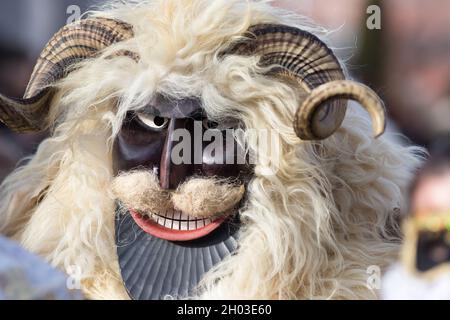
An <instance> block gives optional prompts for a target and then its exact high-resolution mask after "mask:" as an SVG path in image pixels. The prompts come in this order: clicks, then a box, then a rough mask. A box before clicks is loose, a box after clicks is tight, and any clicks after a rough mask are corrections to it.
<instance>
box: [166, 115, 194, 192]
mask: <svg viewBox="0 0 450 320" xmlns="http://www.w3.org/2000/svg"><path fill="white" fill-rule="evenodd" d="M190 122H191V121H190V120H189V119H171V120H170V123H169V127H168V129H167V137H166V141H165V143H164V148H163V151H162V154H161V162H160V173H159V181H160V186H161V188H162V189H165V190H175V189H177V187H178V186H179V185H180V184H182V183H183V182H184V181H186V179H187V178H188V177H190V176H192V175H193V174H194V165H193V161H192V159H191V161H190V163H182V164H179V165H177V164H174V162H173V161H172V150H173V148H174V145H175V144H178V143H184V141H174V133H175V131H176V130H186V131H185V132H186V133H187V132H189V135H190V138H191V139H190V140H191V141H192V140H193V139H192V137H193V134H192V128H191V127H192V126H190V125H189V124H190ZM189 147H191V150H192V146H191V145H189Z"/></svg>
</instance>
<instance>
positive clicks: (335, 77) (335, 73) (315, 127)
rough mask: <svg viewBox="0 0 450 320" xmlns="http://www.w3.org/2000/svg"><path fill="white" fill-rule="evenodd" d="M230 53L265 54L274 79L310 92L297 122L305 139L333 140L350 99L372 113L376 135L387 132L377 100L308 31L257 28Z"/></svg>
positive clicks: (264, 62)
mask: <svg viewBox="0 0 450 320" xmlns="http://www.w3.org/2000/svg"><path fill="white" fill-rule="evenodd" d="M226 54H240V55H258V56H261V60H260V64H261V65H263V66H274V68H273V69H272V70H273V71H274V73H275V75H278V76H287V77H288V78H290V79H293V80H294V81H295V82H296V83H297V84H298V86H299V89H300V90H302V91H304V92H306V94H307V97H306V100H305V101H304V103H303V104H302V105H301V106H300V108H299V109H298V111H297V115H296V117H295V121H294V129H295V132H296V134H297V135H298V136H299V137H300V138H301V139H303V140H322V139H326V138H328V137H329V136H331V135H332V134H333V133H334V132H335V131H336V130H337V129H338V128H339V127H340V126H341V125H342V122H343V121H344V118H345V113H346V110H347V100H348V99H354V100H357V101H359V102H360V103H361V104H362V105H363V107H365V108H366V109H367V110H368V111H369V112H370V113H371V116H372V119H373V120H374V121H375V123H374V128H375V132H376V134H377V135H380V134H381V133H382V132H383V131H384V127H385V112H384V107H383V104H382V102H381V101H380V99H379V98H378V96H377V95H376V94H375V93H374V92H373V91H372V90H370V89H369V88H367V87H365V86H363V85H360V84H357V83H356V82H352V81H344V80H345V74H344V71H343V69H342V67H341V65H340V63H339V61H338V59H337V58H336V56H335V55H334V53H333V52H332V51H331V49H330V48H328V47H327V46H326V45H325V44H324V43H323V42H322V41H321V40H320V39H319V38H317V37H316V36H314V35H313V34H311V33H309V32H306V31H303V30H300V29H297V28H294V27H290V26H285V25H276V24H260V25H255V26H253V27H251V28H250V30H249V32H248V35H247V37H246V38H245V39H244V40H242V41H239V42H238V43H237V44H235V45H234V46H233V47H232V48H230V49H229V50H228V51H227V52H226Z"/></svg>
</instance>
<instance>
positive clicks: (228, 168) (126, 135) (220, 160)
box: [113, 96, 251, 190]
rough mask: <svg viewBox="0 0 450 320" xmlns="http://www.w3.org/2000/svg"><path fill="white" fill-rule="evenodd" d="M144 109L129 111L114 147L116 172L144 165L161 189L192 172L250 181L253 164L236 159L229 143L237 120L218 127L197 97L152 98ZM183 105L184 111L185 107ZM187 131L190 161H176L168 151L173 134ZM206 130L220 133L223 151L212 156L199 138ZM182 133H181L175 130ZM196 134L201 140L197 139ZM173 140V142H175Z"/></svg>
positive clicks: (172, 187)
mask: <svg viewBox="0 0 450 320" xmlns="http://www.w3.org/2000/svg"><path fill="white" fill-rule="evenodd" d="M154 101H155V103H159V105H151V106H149V107H148V108H146V109H145V110H143V111H141V112H139V113H135V112H129V113H128V115H127V118H126V120H125V122H124V124H123V127H122V130H121V132H120V133H119V136H118V138H117V139H116V141H115V144H114V149H113V165H114V173H115V174H118V173H119V172H126V171H130V170H134V169H138V168H139V169H147V170H150V171H152V172H154V173H155V174H157V176H158V178H159V181H160V185H161V188H163V189H166V190H175V189H177V187H178V186H179V185H180V184H182V183H183V182H185V181H186V180H187V179H189V178H190V177H192V176H200V177H218V178H232V179H233V178H235V179H237V180H239V181H241V182H245V181H247V180H248V178H249V175H250V174H251V168H250V166H249V165H248V164H242V161H241V159H239V155H240V152H241V151H240V150H238V145H237V144H234V145H232V146H230V144H229V140H227V139H229V138H230V137H229V136H228V135H227V129H235V127H234V125H235V123H229V124H225V125H219V124H218V123H215V122H212V121H209V120H208V118H207V117H206V116H205V115H204V112H203V110H202V107H201V104H200V101H199V100H196V99H189V100H188V99H186V100H182V101H171V100H169V99H167V98H164V97H161V96H160V97H158V98H157V99H155V100H154ZM183 109H184V110H183ZM177 130H178V131H179V130H183V131H184V130H186V131H184V133H189V136H190V137H191V139H190V140H191V141H190V142H191V143H190V149H191V156H190V161H184V162H183V164H174V161H172V160H173V159H172V156H171V155H172V151H173V148H174V147H175V146H177V144H178V142H181V141H179V140H180V139H178V138H174V133H175V132H176V131H177ZM206 130H210V131H220V133H221V134H222V137H223V153H222V154H214V153H213V154H211V153H210V152H206V153H205V152H204V150H205V148H208V146H210V145H211V143H212V142H214V139H212V141H203V139H202V137H203V134H204V133H205V131H206ZM179 132H180V131H179ZM199 136H200V139H201V141H200V140H199V139H198V137H199ZM174 140H177V141H174Z"/></svg>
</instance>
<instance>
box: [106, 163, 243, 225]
mask: <svg viewBox="0 0 450 320" xmlns="http://www.w3.org/2000/svg"><path fill="white" fill-rule="evenodd" d="M112 191H113V194H114V196H115V197H116V198H117V199H118V200H120V201H121V202H122V203H123V204H124V205H125V206H126V207H127V208H129V209H133V210H135V211H137V212H138V213H140V214H144V215H147V216H152V215H159V216H163V217H164V216H166V215H167V212H174V211H178V212H180V213H182V214H185V215H188V216H189V217H190V218H192V219H193V220H194V221H195V220H207V219H209V218H213V217H216V216H220V215H223V214H224V213H227V212H229V211H231V210H232V209H233V208H235V207H236V205H237V204H238V203H239V202H240V201H241V200H242V198H243V197H244V193H245V187H244V186H243V185H238V186H237V185H236V184H235V183H230V182H229V181H227V180H223V179H218V178H192V179H190V180H188V181H186V182H185V183H183V184H182V185H180V186H179V187H178V189H177V190H175V191H168V190H163V189H161V187H160V185H159V181H158V177H157V176H156V175H155V174H154V173H152V172H150V171H147V170H138V171H132V172H129V173H123V174H120V175H119V176H117V177H116V178H115V179H114V180H113V183H112Z"/></svg>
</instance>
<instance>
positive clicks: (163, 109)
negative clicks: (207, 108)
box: [141, 95, 204, 118]
mask: <svg viewBox="0 0 450 320" xmlns="http://www.w3.org/2000/svg"><path fill="white" fill-rule="evenodd" d="M141 112H142V113H145V114H151V115H154V116H160V117H165V118H193V117H199V116H201V115H203V114H204V110H203V106H202V103H201V100H200V99H199V98H197V97H192V98H185V99H171V98H168V97H165V96H162V95H159V96H156V97H155V98H154V99H152V101H150V102H149V103H148V104H147V105H146V106H145V107H144V108H143V109H142V111H141Z"/></svg>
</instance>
